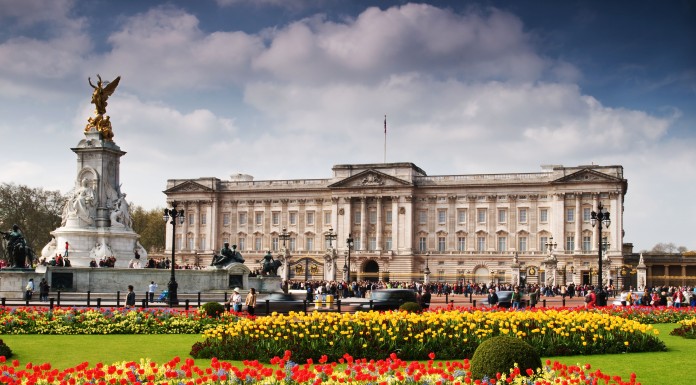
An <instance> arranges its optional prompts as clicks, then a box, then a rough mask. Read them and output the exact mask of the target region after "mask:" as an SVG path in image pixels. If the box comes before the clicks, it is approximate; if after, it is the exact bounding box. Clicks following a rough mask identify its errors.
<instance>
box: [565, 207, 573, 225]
mask: <svg viewBox="0 0 696 385" xmlns="http://www.w3.org/2000/svg"><path fill="white" fill-rule="evenodd" d="M566 222H575V209H573V208H568V209H566Z"/></svg>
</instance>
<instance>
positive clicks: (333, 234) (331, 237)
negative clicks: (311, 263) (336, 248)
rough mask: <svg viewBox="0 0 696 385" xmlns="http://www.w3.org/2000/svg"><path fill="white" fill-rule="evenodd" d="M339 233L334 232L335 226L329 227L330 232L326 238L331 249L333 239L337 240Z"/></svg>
mask: <svg viewBox="0 0 696 385" xmlns="http://www.w3.org/2000/svg"><path fill="white" fill-rule="evenodd" d="M336 237H338V234H336V233H334V230H333V227H329V233H328V234H326V236H325V238H326V240H327V241H329V249H333V243H332V242H333V241H334V240H336Z"/></svg>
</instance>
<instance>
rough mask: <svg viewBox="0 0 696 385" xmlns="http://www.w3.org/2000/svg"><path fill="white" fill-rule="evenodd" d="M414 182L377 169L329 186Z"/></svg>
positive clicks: (371, 185)
mask: <svg viewBox="0 0 696 385" xmlns="http://www.w3.org/2000/svg"><path fill="white" fill-rule="evenodd" d="M407 186H413V184H412V183H410V182H408V181H405V180H403V179H400V178H396V177H393V176H391V175H387V174H385V173H383V172H379V171H376V170H372V169H370V170H365V171H363V172H360V173H357V174H355V175H353V176H350V177H348V178H346V179H343V180H340V181H338V182H336V183H333V184H331V185H329V188H347V187H349V188H363V187H364V188H375V187H407Z"/></svg>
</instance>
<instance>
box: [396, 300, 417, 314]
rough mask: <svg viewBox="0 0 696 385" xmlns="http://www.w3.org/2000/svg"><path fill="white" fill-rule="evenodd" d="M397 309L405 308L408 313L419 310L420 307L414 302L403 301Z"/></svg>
mask: <svg viewBox="0 0 696 385" xmlns="http://www.w3.org/2000/svg"><path fill="white" fill-rule="evenodd" d="M399 310H405V311H407V312H409V313H417V312H419V311H421V307H420V305H419V304H417V303H415V302H404V303H403V304H402V305H401V306H399Z"/></svg>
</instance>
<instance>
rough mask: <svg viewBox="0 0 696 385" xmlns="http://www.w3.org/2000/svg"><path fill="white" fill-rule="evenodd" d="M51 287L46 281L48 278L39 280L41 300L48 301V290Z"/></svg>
mask: <svg viewBox="0 0 696 385" xmlns="http://www.w3.org/2000/svg"><path fill="white" fill-rule="evenodd" d="M49 289H50V286H49V285H48V281H46V278H41V282H39V300H40V301H48V290H49Z"/></svg>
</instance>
